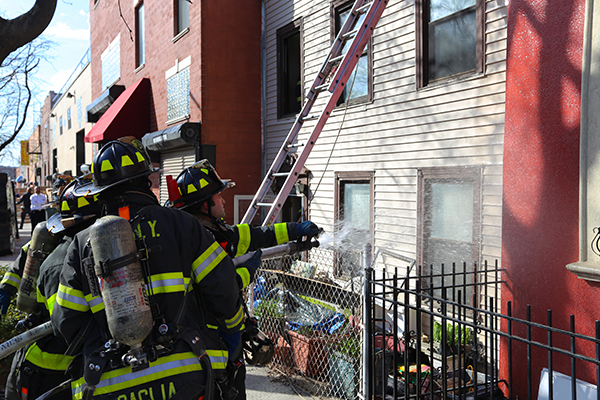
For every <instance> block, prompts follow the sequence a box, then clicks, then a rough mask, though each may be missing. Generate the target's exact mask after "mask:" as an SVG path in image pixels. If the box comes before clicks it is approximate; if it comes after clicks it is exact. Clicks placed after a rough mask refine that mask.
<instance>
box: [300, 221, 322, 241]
mask: <svg viewBox="0 0 600 400" xmlns="http://www.w3.org/2000/svg"><path fill="white" fill-rule="evenodd" d="M296 234H297V235H298V237H303V236H307V237H309V238H310V237H313V236H317V235H318V234H319V227H318V226H317V225H316V224H315V223H314V222H312V221H303V222H300V223H296Z"/></svg>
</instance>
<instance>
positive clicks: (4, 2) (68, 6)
mask: <svg viewBox="0 0 600 400" xmlns="http://www.w3.org/2000/svg"><path fill="white" fill-rule="evenodd" d="M34 4H35V0H18V1H15V0H0V15H2V17H4V18H8V19H11V18H15V17H17V16H19V15H21V14H24V13H25V12H27V11H28V10H29V9H31V7H33V5H34ZM42 35H43V36H46V37H47V38H48V39H50V40H52V41H53V42H54V47H53V48H52V49H51V50H50V53H49V59H48V60H47V61H46V62H44V63H42V64H41V66H40V68H39V69H38V72H37V73H36V78H37V80H36V84H37V85H38V87H37V89H38V91H39V92H40V94H39V96H38V97H37V98H36V100H35V101H34V108H35V113H34V115H33V116H32V115H28V123H27V127H26V129H25V128H24V130H23V131H22V132H21V133H20V136H19V137H18V138H17V140H26V139H27V138H29V136H30V135H31V132H32V131H33V127H34V123H35V124H37V123H38V122H39V109H40V107H41V105H42V104H43V102H44V99H45V97H46V95H47V94H48V91H50V90H53V91H55V92H58V91H60V89H61V88H62V86H63V85H64V84H65V82H66V81H67V79H68V78H69V76H70V75H71V73H72V72H73V70H74V69H75V67H76V66H77V64H78V63H79V61H80V60H81V58H82V57H83V56H84V54H85V52H86V51H87V49H88V48H89V47H90V24H89V1H88V0H70V1H67V0H58V3H57V7H56V12H55V13H54V17H53V18H52V22H51V23H50V25H49V26H48V28H46V30H45V31H44V33H43V34H42ZM35 121H38V122H35ZM15 145H16V143H15ZM15 151H17V153H18V146H13V148H12V149H11V154H15ZM0 164H2V165H18V160H11V157H10V156H8V155H0Z"/></svg>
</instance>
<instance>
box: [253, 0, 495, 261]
mask: <svg viewBox="0 0 600 400" xmlns="http://www.w3.org/2000/svg"><path fill="white" fill-rule="evenodd" d="M265 7H266V8H265V10H266V12H265V15H266V66H267V70H266V85H265V89H266V93H265V96H266V121H265V129H266V141H265V149H266V160H267V166H266V167H267V168H268V166H269V165H270V164H271V162H272V160H273V158H274V157H275V155H276V153H277V151H278V150H279V148H280V146H281V143H282V142H283V140H284V138H285V137H286V136H287V133H288V130H289V128H290V127H291V125H292V124H293V122H294V118H295V117H294V116H291V117H289V118H283V119H279V120H278V119H277V71H276V60H277V49H276V35H275V32H276V30H277V29H278V28H280V27H282V26H284V25H286V24H288V23H290V22H291V21H293V20H295V19H297V18H303V21H302V23H303V37H302V39H301V40H303V49H304V77H303V82H304V87H303V92H304V95H306V91H307V90H308V89H309V87H310V85H311V84H312V82H313V80H314V77H315V74H316V72H317V71H318V70H319V68H320V67H321V64H322V63H323V60H324V57H325V56H326V55H327V53H328V51H329V47H330V36H329V32H330V3H329V2H314V1H309V0H296V1H293V2H282V1H276V0H266V1H265ZM414 9H415V8H414V3H412V2H401V1H390V2H389V4H388V5H387V7H386V10H385V11H384V13H383V16H382V18H381V20H380V21H379V23H378V25H377V27H376V29H375V32H374V35H373V40H372V51H373V101H372V102H369V103H363V104H357V105H353V106H350V107H348V109H347V110H346V109H345V108H344V106H341V107H338V108H336V109H335V110H334V112H333V113H332V116H331V117H330V118H329V120H328V122H327V124H326V125H325V127H324V129H323V131H322V132H321V135H320V137H319V139H318V140H317V142H316V145H315V147H314V149H313V150H312V152H311V155H310V156H309V158H308V160H307V162H306V167H307V168H308V169H309V170H310V171H311V172H312V174H313V177H312V179H311V183H310V188H311V190H313V191H314V190H315V189H316V190H317V191H316V193H315V197H314V199H312V201H311V204H310V209H309V212H310V219H311V220H313V221H314V222H315V223H317V224H318V225H319V226H322V227H323V228H324V229H325V231H327V232H334V227H333V223H334V221H335V218H334V212H335V210H334V204H333V200H332V199H333V198H334V175H335V172H340V171H374V181H373V184H374V191H373V192H374V197H373V204H374V210H373V227H374V237H373V238H372V244H373V245H374V252H375V251H376V250H377V248H383V249H388V250H390V251H394V252H397V253H399V254H402V255H404V256H407V257H411V258H416V246H417V237H416V235H417V220H416V218H417V170H418V169H420V168H427V167H441V166H446V167H450V166H469V165H475V166H481V167H482V210H481V222H482V225H481V237H482V242H481V244H480V246H481V251H480V253H481V258H482V260H488V261H490V262H494V261H495V260H500V256H501V216H502V214H501V213H502V157H503V145H504V142H503V139H504V102H505V76H506V37H507V31H506V19H507V8H506V6H505V5H500V3H497V2H494V1H489V2H487V4H486V8H485V10H486V15H485V20H486V30H485V49H486V51H485V53H486V54H485V65H484V73H483V74H480V75H476V76H471V77H469V78H468V79H462V80H454V81H450V82H444V83H443V84H439V85H431V86H430V87H427V88H425V89H421V90H417V89H416V80H415V62H416V60H415V54H416V44H415V15H414ZM325 99H326V97H325V96H324V95H321V96H320V97H319V100H318V101H317V103H316V105H315V106H314V107H313V112H312V113H311V114H316V111H317V110H318V111H320V110H321V109H322V105H323V104H324V102H325ZM344 113H345V116H344ZM342 120H344V122H343V126H342V127H341V131H340V124H341V123H342ZM314 124H315V121H309V122H306V123H305V124H304V128H303V130H302V131H301V132H300V135H299V136H300V139H299V142H300V143H302V142H303V141H305V140H306V137H307V136H308V134H309V133H310V129H312V127H313V126H314ZM338 131H339V137H337V136H338ZM336 137H337V138H336ZM336 140H337V142H336ZM334 142H335V148H333V146H334ZM332 148H333V151H332ZM325 168H327V169H326V171H324V169H325ZM317 185H319V186H318V189H317Z"/></svg>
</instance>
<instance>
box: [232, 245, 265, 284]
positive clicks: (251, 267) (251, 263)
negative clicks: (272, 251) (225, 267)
mask: <svg viewBox="0 0 600 400" xmlns="http://www.w3.org/2000/svg"><path fill="white" fill-rule="evenodd" d="M261 257H262V250H261V249H258V250H256V251H255V252H254V254H253V255H252V257H250V258H249V259H248V261H246V262H245V263H243V264H242V265H241V267H244V268H246V269H247V270H248V273H249V274H250V276H249V282H252V281H253V280H254V275H256V271H257V270H258V269H259V268H260V262H261V260H260V258H261ZM238 268H239V267H238Z"/></svg>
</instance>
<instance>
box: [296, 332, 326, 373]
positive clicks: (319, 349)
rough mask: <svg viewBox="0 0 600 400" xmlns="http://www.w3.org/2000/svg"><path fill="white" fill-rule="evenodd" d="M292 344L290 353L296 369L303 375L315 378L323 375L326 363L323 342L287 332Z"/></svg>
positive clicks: (320, 339)
mask: <svg viewBox="0 0 600 400" xmlns="http://www.w3.org/2000/svg"><path fill="white" fill-rule="evenodd" d="M289 335H290V339H291V342H292V353H293V355H294V362H295V363H296V367H297V368H298V370H300V372H302V373H303V374H304V375H306V376H308V377H311V378H317V377H320V376H322V375H323V374H324V372H325V365H326V364H327V361H326V353H325V340H324V339H322V338H308V337H306V336H304V335H301V334H299V333H297V332H294V331H289Z"/></svg>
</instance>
